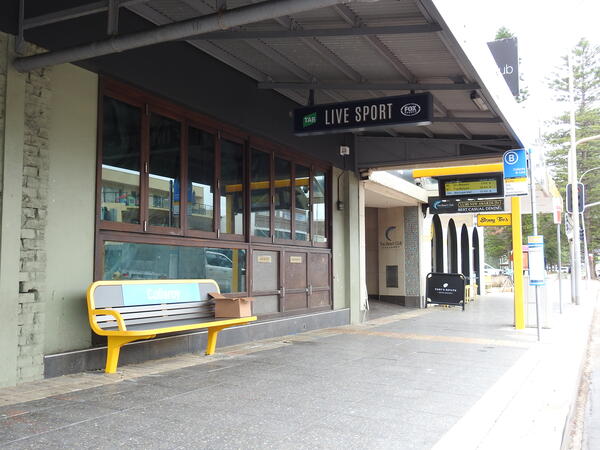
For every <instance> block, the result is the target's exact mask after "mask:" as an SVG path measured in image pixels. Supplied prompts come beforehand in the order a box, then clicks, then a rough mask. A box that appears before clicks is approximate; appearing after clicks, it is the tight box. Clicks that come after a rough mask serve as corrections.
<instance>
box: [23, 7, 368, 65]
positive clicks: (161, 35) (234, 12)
mask: <svg viewBox="0 0 600 450" xmlns="http://www.w3.org/2000/svg"><path fill="white" fill-rule="evenodd" d="M352 1H358V0H271V1H266V2H261V3H256V4H250V5H247V6H242V7H240V8H235V9H230V10H227V11H218V12H216V13H214V14H209V15H206V16H202V17H196V18H194V19H189V20H184V21H181V22H176V23H172V24H169V25H163V26H161V27H158V28H155V29H152V30H147V31H140V32H137V33H130V34H124V35H121V36H118V37H112V38H109V39H105V40H103V41H97V42H92V43H91V44H84V45H80V46H77V47H72V48H67V49H64V50H57V51H52V52H47V53H41V54H39V55H35V56H28V57H24V58H16V59H15V60H14V67H15V69H16V70H17V71H19V72H28V71H30V70H35V69H39V68H41V67H46V66H54V65H57V64H63V63H71V62H75V61H81V60H84V59H89V58H95V57H97V56H103V55H109V54H112V53H119V52H124V51H125V50H131V49H134V48H140V47H145V46H148V45H154V44H160V43H163V42H169V41H176V40H181V39H185V38H189V37H192V36H197V35H199V34H204V33H209V32H211V31H222V30H227V29H230V28H233V27H237V26H241V25H247V24H249V23H255V22H262V21H264V20H269V19H275V18H277V17H282V16H289V15H295V14H299V13H302V12H307V11H311V10H314V9H319V8H326V7H328V6H335V5H338V4H341V3H351V2H352ZM362 1H364V2H368V1H372V0H362Z"/></svg>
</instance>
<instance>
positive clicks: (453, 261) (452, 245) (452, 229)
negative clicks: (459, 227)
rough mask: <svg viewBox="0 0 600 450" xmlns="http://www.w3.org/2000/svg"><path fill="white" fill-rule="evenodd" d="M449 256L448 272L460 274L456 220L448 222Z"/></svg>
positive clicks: (447, 245)
mask: <svg viewBox="0 0 600 450" xmlns="http://www.w3.org/2000/svg"><path fill="white" fill-rule="evenodd" d="M446 241H447V242H446V247H447V254H448V272H450V273H458V249H457V245H456V225H455V224H454V219H450V221H449V222H448V237H447V239H446Z"/></svg>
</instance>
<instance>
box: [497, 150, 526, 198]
mask: <svg viewBox="0 0 600 450" xmlns="http://www.w3.org/2000/svg"><path fill="white" fill-rule="evenodd" d="M502 162H503V166H504V196H505V197H517V196H520V195H527V194H528V189H529V186H528V182H527V181H528V180H527V151H526V150H525V149H524V148H521V149H518V150H509V151H507V152H505V153H504V157H503V158H502Z"/></svg>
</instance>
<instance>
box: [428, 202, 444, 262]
mask: <svg viewBox="0 0 600 450" xmlns="http://www.w3.org/2000/svg"><path fill="white" fill-rule="evenodd" d="M443 236H444V235H443V230H442V222H441V221H440V218H439V216H438V215H437V214H436V215H435V216H433V220H432V221H431V271H432V272H443V271H444V237H443Z"/></svg>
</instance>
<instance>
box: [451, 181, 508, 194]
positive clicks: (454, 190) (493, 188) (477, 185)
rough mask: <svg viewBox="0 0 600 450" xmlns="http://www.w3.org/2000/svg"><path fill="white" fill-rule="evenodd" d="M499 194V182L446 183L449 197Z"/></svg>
mask: <svg viewBox="0 0 600 450" xmlns="http://www.w3.org/2000/svg"><path fill="white" fill-rule="evenodd" d="M497 192H498V182H497V181H496V180H494V179H490V180H474V181H453V182H450V183H446V196H447V197H456V196H457V195H476V194H496V193H497Z"/></svg>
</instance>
